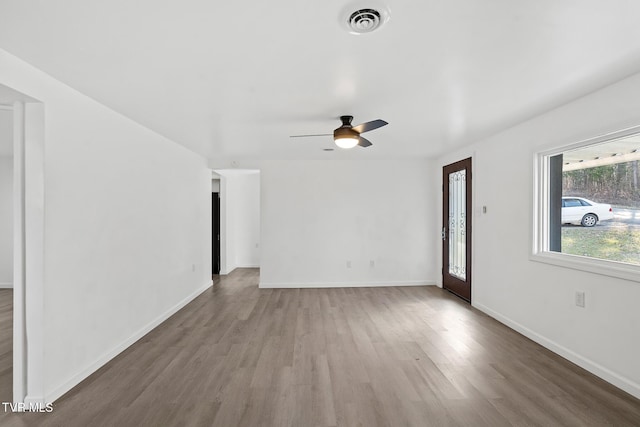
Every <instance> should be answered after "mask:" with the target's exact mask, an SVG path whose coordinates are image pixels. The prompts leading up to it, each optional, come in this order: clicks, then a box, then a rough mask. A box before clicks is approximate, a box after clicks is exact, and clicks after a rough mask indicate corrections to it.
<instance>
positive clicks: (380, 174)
mask: <svg viewBox="0 0 640 427" xmlns="http://www.w3.org/2000/svg"><path fill="white" fill-rule="evenodd" d="M432 168H433V167H432V164H431V163H430V162H428V161H426V160H385V161H371V160H359V161H348V160H318V161H267V162H263V163H262V164H261V179H262V193H261V195H262V238H261V241H262V249H263V252H262V265H261V274H260V275H261V279H260V286H261V287H328V286H340V285H342V286H380V285H418V284H428V283H430V284H433V283H434V282H435V280H436V278H437V272H438V271H439V268H437V266H436V263H435V259H436V253H435V251H434V248H433V245H432V244H431V242H432V241H433V239H434V238H436V233H437V231H435V230H434V227H433V224H435V223H436V211H435V202H434V198H436V197H438V194H439V192H436V189H435V187H434V185H433V183H432V182H431V171H432ZM348 261H350V262H351V268H348V267H347V262H348ZM371 261H373V264H374V265H373V267H372V266H371Z"/></svg>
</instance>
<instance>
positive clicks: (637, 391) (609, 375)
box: [473, 303, 640, 399]
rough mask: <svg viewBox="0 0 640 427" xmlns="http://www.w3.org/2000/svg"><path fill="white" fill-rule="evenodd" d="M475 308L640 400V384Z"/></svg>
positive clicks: (496, 314)
mask: <svg viewBox="0 0 640 427" xmlns="http://www.w3.org/2000/svg"><path fill="white" fill-rule="evenodd" d="M473 306H474V307H475V308H477V309H478V310H480V311H482V312H483V313H485V314H487V315H489V316H491V317H493V318H494V319H496V320H497V321H498V322H500V323H503V324H505V325H507V326H508V327H510V328H511V329H513V330H515V331H518V332H519V333H521V334H522V335H524V336H525V337H527V338H529V339H531V340H533V341H535V342H537V343H538V344H540V345H541V346H543V347H545V348H547V349H549V350H551V351H553V352H554V353H556V354H558V355H560V356H562V357H564V358H565V359H567V360H569V361H571V362H573V363H575V364H576V365H578V366H580V367H581V368H584V369H586V370H587V371H589V372H591V373H592V374H594V375H596V376H598V377H600V378H602V379H603V380H605V381H607V382H609V383H611V384H613V385H614V386H616V387H618V388H620V389H622V390H624V391H626V392H627V393H629V394H631V395H633V396H635V397H637V398H638V399H640V384H637V383H635V382H634V381H631V380H630V379H628V378H625V377H623V376H621V375H619V374H617V373H615V372H613V371H611V370H610V369H608V368H605V367H604V366H602V365H600V364H598V363H596V362H594V361H592V360H590V359H588V358H586V357H584V356H582V355H580V354H578V353H576V352H574V351H572V350H570V349H568V348H566V347H564V346H562V345H560V344H558V343H557V342H555V341H553V340H550V339H548V338H546V337H544V336H542V335H540V334H538V333H537V332H534V331H532V330H531V329H529V328H527V327H526V326H523V325H521V324H520V323H518V322H516V321H514V320H512V319H510V318H508V317H505V316H503V315H501V314H499V313H497V312H495V311H493V310H492V309H490V308H489V307H486V306H484V305H482V304H477V303H474V304H473Z"/></svg>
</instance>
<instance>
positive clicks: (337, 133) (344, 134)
mask: <svg viewBox="0 0 640 427" xmlns="http://www.w3.org/2000/svg"><path fill="white" fill-rule="evenodd" d="M359 136H360V134H359V133H358V132H356V131H355V130H353V129H351V126H349V127H345V126H342V127H339V128H338V129H336V130H334V131H333V139H339V138H352V139H357V138H358V137H359Z"/></svg>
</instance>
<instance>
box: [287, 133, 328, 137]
mask: <svg viewBox="0 0 640 427" xmlns="http://www.w3.org/2000/svg"><path fill="white" fill-rule="evenodd" d="M310 136H333V134H332V133H316V134H313V135H289V138H307V137H310Z"/></svg>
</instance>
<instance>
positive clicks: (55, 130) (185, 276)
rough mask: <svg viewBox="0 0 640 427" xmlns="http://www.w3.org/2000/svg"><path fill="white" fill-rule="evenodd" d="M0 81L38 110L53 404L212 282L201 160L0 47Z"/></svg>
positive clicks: (47, 359)
mask: <svg viewBox="0 0 640 427" xmlns="http://www.w3.org/2000/svg"><path fill="white" fill-rule="evenodd" d="M0 84H4V85H6V86H8V87H11V88H13V89H15V90H17V91H20V92H22V93H25V94H27V95H29V96H31V97H34V98H36V99H38V100H40V101H42V102H43V103H44V108H45V117H46V127H45V141H46V145H45V153H44V166H45V177H44V183H45V206H44V212H45V225H44V226H45V236H44V240H45V247H44V263H45V266H44V271H45V276H44V287H45V293H44V295H43V312H42V316H43V324H44V328H45V330H44V366H43V369H44V398H45V400H47V401H51V400H53V399H55V398H57V397H59V396H60V395H61V394H62V393H64V392H65V391H67V390H68V389H70V388H71V387H72V386H74V385H75V384H77V383H78V382H79V381H81V380H82V379H83V378H85V377H86V376H87V375H88V374H90V373H91V372H93V371H94V370H95V369H97V368H98V367H99V366H101V365H102V364H103V363H105V362H106V361H107V360H109V359H110V358H111V357H113V356H114V355H116V354H117V353H118V352H120V351H121V350H123V349H124V348H126V346H128V345H130V344H131V343H133V342H134V341H135V340H136V339H137V338H139V337H140V336H141V335H142V334H143V333H145V332H147V331H148V330H149V329H150V328H152V327H153V326H155V325H156V324H157V323H158V322H159V321H161V320H163V319H164V318H166V317H167V316H168V315H169V314H171V313H173V312H174V311H175V310H177V309H178V308H179V307H181V306H182V305H183V304H185V303H187V302H188V301H190V300H191V299H192V298H194V297H195V296H196V295H198V294H199V293H200V292H202V291H203V290H204V289H206V288H207V287H208V286H210V285H211V279H210V272H211V241H210V240H211V221H210V215H211V195H210V193H211V174H210V171H209V170H208V169H207V167H206V162H205V159H204V158H202V157H201V156H199V155H196V154H194V153H192V152H189V151H187V150H186V149H184V148H183V147H181V146H178V145H177V144H175V143H173V142H171V141H169V140H167V139H166V138H164V137H162V136H160V135H157V134H155V133H153V132H151V131H150V130H148V129H146V128H144V127H142V126H140V125H138V124H136V123H134V122H132V121H131V120H129V119H127V118H125V117H123V116H121V115H119V114H117V113H115V112H113V111H111V110H109V109H108V108H106V107H104V106H102V105H100V104H98V103H97V102H95V101H93V100H91V99H89V98H87V97H86V96H84V95H82V94H80V93H78V92H76V91H74V90H73V89H71V88H69V87H67V86H65V85H63V84H62V83H60V82H58V81H56V80H54V79H53V78H51V77H50V76H47V75H46V74H44V73H42V72H40V71H38V70H36V69H34V68H33V67H31V66H29V65H28V64H26V63H24V62H22V61H21V60H19V59H17V58H15V57H13V56H11V55H9V54H8V53H6V52H4V51H1V50H0ZM29 392H30V393H31V391H29Z"/></svg>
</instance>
